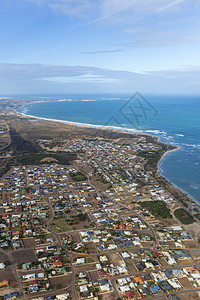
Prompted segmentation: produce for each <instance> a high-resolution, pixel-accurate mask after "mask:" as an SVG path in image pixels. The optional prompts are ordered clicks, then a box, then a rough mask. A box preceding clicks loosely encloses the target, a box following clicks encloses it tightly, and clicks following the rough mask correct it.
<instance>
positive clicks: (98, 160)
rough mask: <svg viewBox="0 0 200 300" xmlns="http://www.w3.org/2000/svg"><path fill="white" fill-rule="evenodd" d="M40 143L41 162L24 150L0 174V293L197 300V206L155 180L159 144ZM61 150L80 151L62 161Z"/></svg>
mask: <svg viewBox="0 0 200 300" xmlns="http://www.w3.org/2000/svg"><path fill="white" fill-rule="evenodd" d="M5 124H6V123H5V122H4V123H2V125H1V128H2V132H3V133H2V134H3V138H4V139H5V137H6V139H7V140H8V142H7V143H8V144H9V138H10V137H9V131H6V130H8V129H7V128H8V127H7V126H8V125H5ZM37 143H38V146H39V147H40V148H41V149H42V151H43V152H42V153H43V156H42V157H40V158H41V159H40V161H39V162H38V163H34V162H35V160H36V158H35V157H36V154H35V156H34V153H32V154H30V155H28V156H27V155H25V156H24V157H22V158H20V159H21V160H20V163H16V164H12V165H11V166H10V168H9V170H8V171H7V170H6V172H4V174H3V176H2V177H1V180H0V297H1V299H8V300H9V299H18V298H21V299H35V300H36V299H38V300H42V299H48V300H53V299H60V300H63V299H75V300H77V299H78V300H79V299H96V300H97V299H103V300H111V299H147V298H148V299H154V298H155V299H190V298H188V296H189V295H193V296H194V298H191V299H199V298H198V297H199V296H200V266H199V263H200V244H199V236H198V234H199V232H200V224H199V219H198V215H199V205H198V204H197V203H194V202H193V201H190V200H188V201H185V200H184V201H181V199H177V197H176V194H175V193H172V192H171V190H170V191H169V189H168V186H167V185H166V188H165V187H164V185H163V183H162V182H159V180H158V177H156V173H155V172H154V167H155V163H154V157H155V156H156V155H158V153H159V151H162V150H163V149H164V148H163V147H164V145H163V144H162V143H159V142H158V141H157V140H154V139H150V138H149V136H148V135H146V136H144V135H137V136H134V137H133V138H130V137H129V138H123V137H119V138H114V139H108V138H103V137H98V135H97V136H96V137H90V138H87V137H84V138H83V137H81V136H77V135H76V136H74V137H73V138H71V137H70V138H65V139H63V138H62V139H61V138H57V137H56V138H54V139H44V138H40V139H38V141H37ZM5 149H6V147H5V145H4V147H2V150H1V151H2V159H3V160H4V159H5V157H10V156H13V157H14V155H13V153H12V150H10V148H8V152H6V150H5ZM165 151H166V149H164V150H163V152H165ZM65 152H67V153H68V154H69V155H70V153H71V155H72V154H73V155H76V157H75V158H73V160H72V161H71V162H70V163H66V164H64V163H62V161H61V162H59V160H58V159H57V158H58V157H56V156H55V155H58V153H65ZM156 163H157V161H156ZM195 297H196V298H195Z"/></svg>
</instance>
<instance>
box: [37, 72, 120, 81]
mask: <svg viewBox="0 0 200 300" xmlns="http://www.w3.org/2000/svg"><path fill="white" fill-rule="evenodd" d="M41 79H42V80H45V81H51V82H54V83H79V82H81V83H92V82H95V83H98V82H99V83H117V82H121V81H124V80H123V79H121V80H120V79H117V78H109V77H107V76H103V75H94V74H91V73H88V74H83V75H77V76H67V77H59V76H58V77H43V78H40V79H39V80H41Z"/></svg>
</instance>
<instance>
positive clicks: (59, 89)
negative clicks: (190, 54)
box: [0, 64, 200, 94]
mask: <svg viewBox="0 0 200 300" xmlns="http://www.w3.org/2000/svg"><path fill="white" fill-rule="evenodd" d="M0 90H1V93H2V94H3V93H4V94H6V93H7V94H12V93H15V94H17V93H18V94H25V93H27V94H30V93H33V94H36V93H38V94H41V93H44V94H45V93H48V94H49V93H77V91H78V92H80V93H82V92H85V93H89V92H90V93H102V91H103V92H105V93H106V92H111V93H121V92H128V93H133V92H134V91H137V90H138V91H140V92H142V93H144V92H151V93H169V92H170V93H189V94H190V93H196V94H200V67H192V66H188V67H184V68H182V69H176V70H168V71H166V70H161V71H156V72H145V73H143V74H138V73H133V72H127V71H114V70H109V69H100V68H92V67H84V66H53V65H40V64H21V65H20V64H0Z"/></svg>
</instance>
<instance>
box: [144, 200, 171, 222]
mask: <svg viewBox="0 0 200 300" xmlns="http://www.w3.org/2000/svg"><path fill="white" fill-rule="evenodd" d="M140 205H141V206H142V208H146V209H148V211H149V212H150V213H151V214H152V215H153V216H154V217H155V218H163V219H167V218H172V215H171V213H170V209H169V208H168V207H167V205H166V203H165V202H164V201H161V200H156V201H145V202H141V203H140Z"/></svg>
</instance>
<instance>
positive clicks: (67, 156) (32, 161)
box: [17, 152, 76, 165]
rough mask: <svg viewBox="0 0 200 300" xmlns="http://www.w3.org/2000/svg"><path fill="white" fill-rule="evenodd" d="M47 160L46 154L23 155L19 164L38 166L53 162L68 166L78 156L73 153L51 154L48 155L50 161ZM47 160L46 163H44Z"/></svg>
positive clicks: (19, 158) (19, 159)
mask: <svg viewBox="0 0 200 300" xmlns="http://www.w3.org/2000/svg"><path fill="white" fill-rule="evenodd" d="M45 158H47V154H46V153H31V154H29V155H27V156H26V155H23V156H19V157H18V158H17V162H18V163H20V164H22V165H38V164H42V163H45V164H48V163H52V160H54V162H56V163H58V164H62V165H68V164H70V163H71V162H72V161H74V160H75V159H76V155H75V154H73V153H67V152H66V153H56V154H49V153H48V158H49V160H48V161H47V160H46V159H45ZM43 159H45V161H43Z"/></svg>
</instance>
